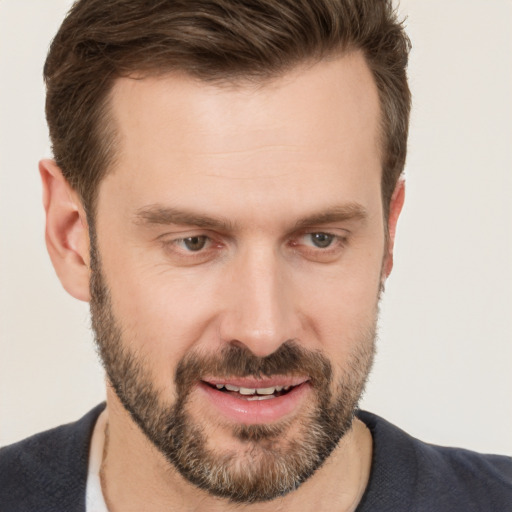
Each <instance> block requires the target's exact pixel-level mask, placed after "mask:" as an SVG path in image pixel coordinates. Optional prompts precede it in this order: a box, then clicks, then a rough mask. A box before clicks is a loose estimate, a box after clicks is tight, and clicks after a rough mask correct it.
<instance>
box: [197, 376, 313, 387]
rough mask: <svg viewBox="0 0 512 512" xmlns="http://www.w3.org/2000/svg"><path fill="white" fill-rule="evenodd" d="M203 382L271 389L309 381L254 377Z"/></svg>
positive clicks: (204, 380) (289, 377)
mask: <svg viewBox="0 0 512 512" xmlns="http://www.w3.org/2000/svg"><path fill="white" fill-rule="evenodd" d="M201 380H202V381H203V382H206V383H207V384H210V385H212V386H216V385H217V384H229V385H231V386H237V387H239V388H249V389H260V388H273V387H276V386H281V387H283V388H284V387H286V386H298V385H300V384H304V383H305V382H307V381H308V380H309V377H306V376H286V375H282V376H279V375H275V376H272V377H264V378H256V377H203V378H202V379H201Z"/></svg>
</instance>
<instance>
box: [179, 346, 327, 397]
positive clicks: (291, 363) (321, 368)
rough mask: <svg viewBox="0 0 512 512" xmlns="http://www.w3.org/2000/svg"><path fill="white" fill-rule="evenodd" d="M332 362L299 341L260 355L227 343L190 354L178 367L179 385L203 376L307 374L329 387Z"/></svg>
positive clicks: (315, 382) (181, 389) (315, 383)
mask: <svg viewBox="0 0 512 512" xmlns="http://www.w3.org/2000/svg"><path fill="white" fill-rule="evenodd" d="M332 373H333V372H332V365H331V363H330V362H329V360H328V359H327V358H326V357H325V356H324V355H323V354H322V353H321V352H319V351H313V350H307V349H305V348H304V347H301V346H299V345H298V344H297V343H296V342H295V341H293V340H289V341H287V342H285V343H283V344H282V345H281V346H280V347H279V348H278V349H277V350H276V351H275V352H273V353H272V354H269V355H267V356H264V357H260V356H256V355H255V354H253V353H252V352H251V351H250V350H249V349H248V348H247V347H245V346H243V345H233V344H232V345H227V346H225V347H224V348H223V349H222V350H221V351H220V352H219V353H217V354H213V355H201V354H198V353H190V354H188V355H187V356H185V357H184V358H183V359H182V360H181V361H180V362H179V363H178V366H177V368H176V373H175V379H174V380H175V384H176V388H177V391H178V393H179V394H180V392H181V393H183V392H186V391H187V390H189V389H190V388H191V387H192V386H193V385H194V384H195V383H196V382H197V381H198V380H201V378H202V377H204V376H206V375H208V376H215V377H226V378H227V377H256V378H261V377H271V376H276V375H288V376H307V377H309V379H310V384H311V385H312V386H314V387H318V388H320V387H325V386H326V385H327V384H329V383H330V382H331V379H332Z"/></svg>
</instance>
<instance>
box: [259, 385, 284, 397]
mask: <svg viewBox="0 0 512 512" xmlns="http://www.w3.org/2000/svg"><path fill="white" fill-rule="evenodd" d="M278 387H280V386H276V387H275V388H258V389H256V393H258V395H273V394H274V391H279V389H277V388H278Z"/></svg>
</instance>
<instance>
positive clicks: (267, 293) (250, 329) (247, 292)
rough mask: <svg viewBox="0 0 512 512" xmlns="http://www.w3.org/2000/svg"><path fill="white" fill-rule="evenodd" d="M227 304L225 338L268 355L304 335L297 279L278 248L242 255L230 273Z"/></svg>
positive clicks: (262, 355) (258, 353)
mask: <svg viewBox="0 0 512 512" xmlns="http://www.w3.org/2000/svg"><path fill="white" fill-rule="evenodd" d="M225 277H226V282H225V285H226V286H225V287H224V290H223V295H224V299H225V300H224V304H226V307H225V309H224V311H223V315H222V319H221V333H220V334H221V338H222V340H223V341H224V342H228V343H232V344H237V345H244V346H245V347H246V348H248V349H249V350H250V351H251V352H252V353H253V354H254V355H256V356H259V357H265V356H267V355H270V354H272V353H273V352H275V351H276V350H277V349H278V348H279V347H280V346H281V345H282V344H283V343H285V342H286V341H289V340H292V339H297V338H299V336H300V324H301V322H300V315H299V312H298V311H297V310H296V309H295V307H294V298H296V295H295V293H294V290H293V282H292V281H293V279H292V277H291V274H290V272H289V271H288V269H287V268H286V263H285V262H283V261H282V260H281V259H280V257H279V254H278V253H277V251H273V250H270V249H269V250H266V249H265V248H259V249H254V250H247V251H245V253H243V254H241V255H239V256H238V257H237V258H236V261H235V262H234V263H233V265H232V267H231V268H230V272H229V273H227V275H226V276H225Z"/></svg>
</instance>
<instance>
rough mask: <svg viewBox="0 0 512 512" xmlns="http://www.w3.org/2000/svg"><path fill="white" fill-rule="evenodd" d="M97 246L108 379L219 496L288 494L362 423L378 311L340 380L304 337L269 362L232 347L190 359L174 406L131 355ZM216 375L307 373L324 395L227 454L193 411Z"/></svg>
mask: <svg viewBox="0 0 512 512" xmlns="http://www.w3.org/2000/svg"><path fill="white" fill-rule="evenodd" d="M91 242H92V244H91V246H92V251H91V252H92V254H91V282H90V289H91V302H90V307H91V318H92V327H93V330H94V333H95V340H96V344H97V348H98V351H99V354H100V357H101V360H102V362H103V366H104V368H105V371H106V374H107V376H108V379H109V381H110V384H111V385H112V388H113V389H114V391H115V393H116V395H117V397H118V398H119V400H120V402H121V403H122V405H123V407H124V408H125V409H126V410H127V411H128V413H129V414H130V416H131V418H132V419H133V420H134V421H135V423H136V424H137V425H138V426H139V427H140V429H141V430H142V432H143V433H144V434H145V436H146V437H147V439H148V440H149V441H150V442H151V443H152V444H153V445H154V446H155V447H156V448H157V449H158V450H159V451H160V452H161V453H162V454H163V456H164V457H165V458H166V460H167V461H168V462H169V463H170V464H171V466H172V467H174V468H175V469H176V470H177V471H178V472H179V473H180V474H181V476H183V477H184V478H185V479H186V480H188V481H189V482H191V483H192V484H194V485H196V486H197V487H199V488H201V489H203V490H204V491H206V492H208V493H210V494H211V495H213V496H217V497H220V498H225V499H227V500H229V501H231V502H236V503H246V504H249V503H254V502H261V501H267V500H272V499H274V498H277V497H280V496H284V495H285V494H287V493H288V492H290V491H292V490H294V489H297V488H298V487H299V486H300V485H301V483H303V482H304V481H305V480H307V479H308V478H309V477H310V476H311V475H312V474H313V473H314V472H315V471H316V470H317V469H318V468H319V467H321V465H322V464H323V463H324V461H325V460H326V459H327V458H328V457H329V455H330V454H331V453H332V451H333V450H334V449H335V448H336V446H337V445H338V443H339V441H340V440H341V438H342V437H343V436H344V435H345V434H346V433H347V432H348V431H350V429H351V427H352V422H353V419H354V415H355V411H356V410H357V406H358V402H359V400H360V397H361V395H362V393H363V390H364V386H365V383H366V380H367V377H368V374H369V372H370V370H371V366H372V362H373V356H374V353H375V337H376V334H375V333H376V321H377V311H376V312H375V315H374V319H373V322H372V324H371V325H369V326H366V327H365V328H364V329H361V331H360V332H359V333H357V338H356V341H355V343H354V346H355V347H356V349H355V351H354V352H353V353H352V354H350V355H349V357H348V358H347V361H345V363H344V367H343V369H342V370H343V371H342V372H341V375H340V376H339V377H337V378H336V380H335V379H334V372H333V367H332V364H331V362H330V361H329V360H328V358H327V357H326V356H325V355H323V354H322V353H321V352H320V351H311V350H306V349H304V348H303V347H301V346H300V345H299V344H298V343H297V342H296V341H294V340H290V341H287V342H286V343H283V344H282V345H281V346H280V347H279V349H278V350H277V351H275V352H274V353H272V354H270V355H268V356H265V357H258V356H255V355H254V354H253V353H252V352H250V350H249V349H247V348H246V347H244V346H240V344H236V345H235V344H232V345H230V344H226V346H225V348H224V349H223V350H221V351H220V352H219V353H217V354H212V355H205V354H198V353H196V352H193V351H191V352H190V353H188V354H187V355H186V356H184V357H183V358H182V359H181V360H180V361H179V362H178V364H177V367H176V370H175V375H174V385H175V399H174V400H168V399H166V398H165V397H164V394H163V393H162V392H161V391H160V390H158V389H157V388H156V386H155V384H154V378H153V377H152V370H151V365H150V364H149V363H148V361H147V359H146V358H145V357H144V356H143V355H142V354H140V353H138V352H136V351H134V350H131V349H128V345H127V343H126V340H127V336H128V335H129V333H127V332H125V331H123V327H122V325H121V323H120V322H119V321H118V319H116V317H115V315H114V313H113V309H112V304H111V300H110V293H109V290H108V288H107V286H106V284H105V279H104V277H103V275H102V272H101V265H100V260H99V256H98V253H97V251H96V250H95V246H94V237H91ZM376 309H377V307H376ZM206 375H210V376H215V377H216V378H222V377H248V376H250V377H256V378H259V377H263V376H265V377H270V376H273V375H281V376H282V375H290V376H291V375H293V376H296V375H298V376H307V377H308V378H309V379H310V380H309V384H310V385H311V390H312V391H313V395H314V399H313V401H312V403H310V404H308V407H307V409H308V410H307V411H306V412H304V413H303V414H301V415H300V416H297V417H296V418H294V419H291V420H285V421H281V422H277V423H275V424H267V425H265V424H263V425H261V424H258V425H242V424H240V425H234V426H231V427H229V428H230V429H231V431H230V435H231V436H232V439H233V442H232V445H233V448H232V449H224V450H221V449H220V448H218V447H215V446H210V445H211V442H209V441H210V440H209V435H208V430H207V428H206V425H204V424H203V423H202V422H201V420H198V419H196V418H194V416H193V414H192V413H191V411H190V405H191V401H192V400H191V396H192V394H193V390H194V387H195V386H197V384H198V383H199V382H200V381H201V379H202V377H204V376H206ZM216 426H217V425H216Z"/></svg>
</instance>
